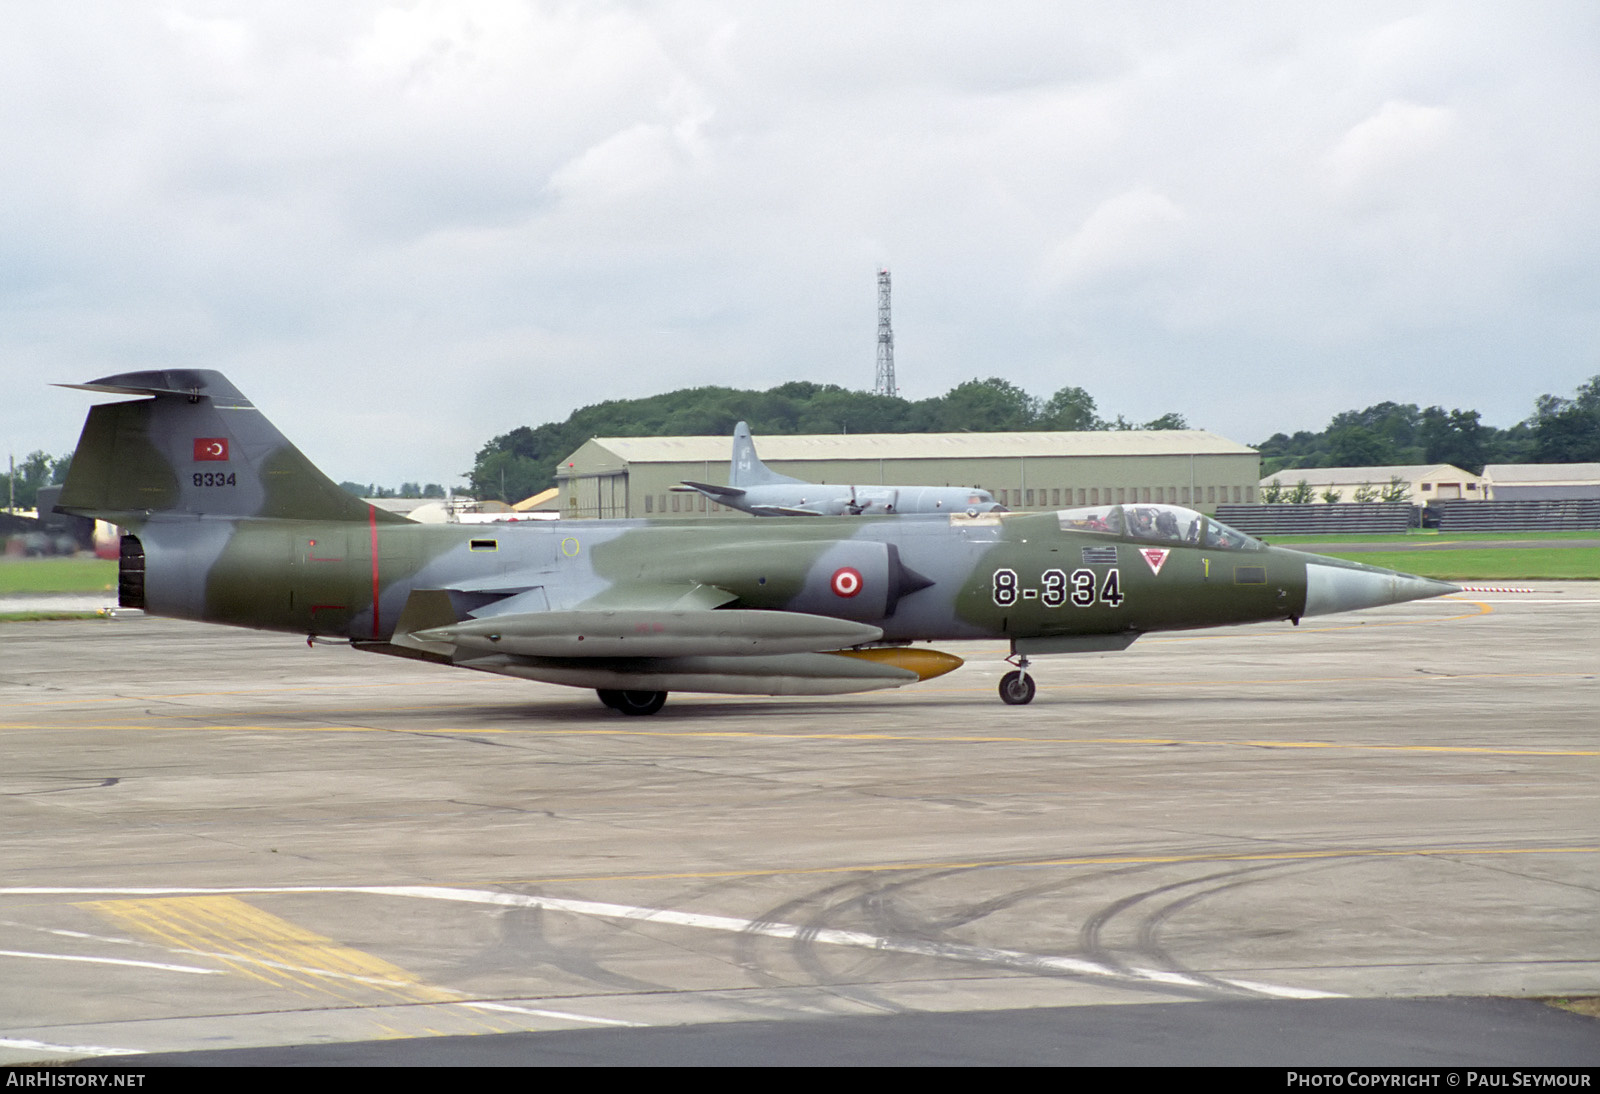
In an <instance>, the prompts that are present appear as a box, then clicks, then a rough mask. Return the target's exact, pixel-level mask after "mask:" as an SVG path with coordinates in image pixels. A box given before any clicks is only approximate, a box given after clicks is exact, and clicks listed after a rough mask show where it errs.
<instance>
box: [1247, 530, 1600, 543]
mask: <svg viewBox="0 0 1600 1094" xmlns="http://www.w3.org/2000/svg"><path fill="white" fill-rule="evenodd" d="M1266 538H1267V541H1268V542H1269V543H1277V544H1282V545H1283V546H1285V547H1291V546H1293V545H1294V544H1296V543H1404V544H1406V545H1407V546H1429V545H1432V544H1436V543H1479V542H1482V541H1484V540H1489V541H1493V542H1505V541H1508V540H1532V541H1536V542H1537V541H1539V540H1562V539H1600V528H1591V529H1586V530H1585V529H1580V530H1578V531H1560V532H1446V533H1443V534H1441V533H1439V532H1435V531H1412V532H1396V533H1394V534H1392V535H1363V534H1360V533H1356V534H1335V535H1321V536H1267V537H1266Z"/></svg>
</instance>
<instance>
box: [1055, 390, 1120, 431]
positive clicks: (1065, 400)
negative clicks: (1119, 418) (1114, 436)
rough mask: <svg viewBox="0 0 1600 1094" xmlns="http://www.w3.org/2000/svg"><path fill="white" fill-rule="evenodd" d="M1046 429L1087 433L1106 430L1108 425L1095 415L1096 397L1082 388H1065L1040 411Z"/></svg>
mask: <svg viewBox="0 0 1600 1094" xmlns="http://www.w3.org/2000/svg"><path fill="white" fill-rule="evenodd" d="M1039 424H1040V426H1041V427H1042V428H1044V429H1059V430H1062V431H1065V432H1087V431H1089V430H1096V429H1104V428H1105V427H1106V424H1105V423H1104V422H1102V421H1101V420H1100V417H1099V415H1097V414H1096V413H1095V408H1094V396H1092V395H1090V394H1089V393H1088V392H1087V391H1085V390H1083V388H1081V387H1064V388H1062V389H1061V390H1060V391H1058V392H1056V393H1055V394H1054V395H1052V396H1050V398H1049V399H1047V400H1046V401H1045V404H1044V406H1043V407H1041V408H1040V410H1039Z"/></svg>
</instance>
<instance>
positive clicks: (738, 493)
mask: <svg viewBox="0 0 1600 1094" xmlns="http://www.w3.org/2000/svg"><path fill="white" fill-rule="evenodd" d="M683 485H685V486H687V487H689V488H690V489H691V490H698V491H700V493H702V494H708V495H710V496H711V497H713V498H742V497H744V491H743V490H740V489H739V488H738V487H737V486H712V485H711V484H710V483H709V482H694V481H693V480H690V479H684V480H683ZM673 489H674V490H677V489H678V488H677V487H676V486H674V487H673Z"/></svg>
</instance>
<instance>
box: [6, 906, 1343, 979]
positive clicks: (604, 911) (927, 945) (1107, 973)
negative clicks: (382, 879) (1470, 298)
mask: <svg viewBox="0 0 1600 1094" xmlns="http://www.w3.org/2000/svg"><path fill="white" fill-rule="evenodd" d="M178 893H260V894H271V893H348V894H364V895H370V896H403V897H413V898H419V899H424V900H441V901H449V902H455V903H460V904H490V905H499V906H501V907H508V908H540V909H544V910H547V911H552V912H569V913H571V914H573V915H586V916H593V917H595V918H597V919H623V920H633V921H635V922H640V923H664V924H668V925H671V926H677V927H693V928H697V929H700V930H710V931H726V932H728V933H731V934H754V935H761V936H764V937H767V938H792V939H797V940H800V941H804V942H810V943H821V944H823V945H832V946H849V947H853V948H856V949H866V950H878V951H880V952H885V953H903V954H912V955H914V956H918V957H936V958H944V959H946V960H951V961H971V962H975V963H978V964H985V965H1002V966H1005V967H1007V968H1013V969H1021V970H1023V971H1028V972H1045V973H1067V974H1070V975H1074V976H1091V977H1096V978H1099V979H1104V980H1122V981H1138V982H1141V983H1161V984H1172V985H1178V986H1183V987H1194V988H1202V989H1204V988H1207V987H1212V986H1214V985H1215V984H1218V983H1227V984H1232V985H1233V986H1237V987H1240V988H1241V989H1242V990H1245V991H1251V992H1254V993H1256V994H1259V995H1268V996H1274V997H1277V998H1282V999H1342V998H1344V996H1343V995H1340V994H1339V993H1337V992H1320V991H1311V990H1310V989H1303V988H1290V987H1281V986H1279V985H1275V984H1257V983H1254V982H1252V981H1225V980H1206V979H1201V978H1198V977H1189V976H1186V975H1184V974H1182V973H1175V972H1163V971H1160V970H1156V969H1140V968H1133V969H1119V968H1115V967H1113V966H1111V965H1103V964H1101V963H1099V962H1097V961H1085V960H1083V959H1081V958H1076V957H1048V956H1044V955H1041V954H1032V953H1023V952H1021V951H1018V950H1000V949H992V948H989V947H986V946H971V945H967V944H965V943H959V942H930V941H926V940H924V939H916V938H910V939H905V938H886V937H883V936H881V935H871V934H866V933H864V932H861V931H841V930H836V929H834V928H831V927H820V928H814V927H801V926H798V925H796V924H793V923H771V922H765V921H762V920H755V919H737V918H735V917H733V916H721V915H707V914H704V913H701V912H679V911H674V910H672V909H670V908H645V907H640V906H637V905H632V904H609V903H604V902H601V901H594V900H567V899H564V898H561V897H541V896H528V895H526V894H523V893H501V892H495V891H493V890H488V889H450V888H445V887H442V886H432V885H360V886H357V885H286V886H281V887H278V886H274V887H245V886H239V887H229V888H218V889H195V888H160V889H157V888H130V889H115V888H66V887H56V886H19V887H16V888H4V889H0V895H7V894H14V895H19V896H20V895H24V894H27V895H36V896H66V895H123V896H150V895H159V894H178ZM1246 985H1248V986H1246Z"/></svg>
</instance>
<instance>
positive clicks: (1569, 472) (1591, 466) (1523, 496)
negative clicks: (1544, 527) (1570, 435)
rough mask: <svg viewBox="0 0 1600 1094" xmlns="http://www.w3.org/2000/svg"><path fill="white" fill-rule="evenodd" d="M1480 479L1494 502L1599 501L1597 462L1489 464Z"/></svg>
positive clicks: (1599, 464) (1599, 467) (1599, 489)
mask: <svg viewBox="0 0 1600 1094" xmlns="http://www.w3.org/2000/svg"><path fill="white" fill-rule="evenodd" d="M1483 479H1484V489H1486V490H1487V491H1488V492H1489V496H1490V497H1491V498H1492V499H1493V500H1495V501H1567V500H1577V501H1590V500H1594V499H1600V463H1491V464H1489V465H1488V466H1486V467H1485V468H1484V469H1483Z"/></svg>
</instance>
